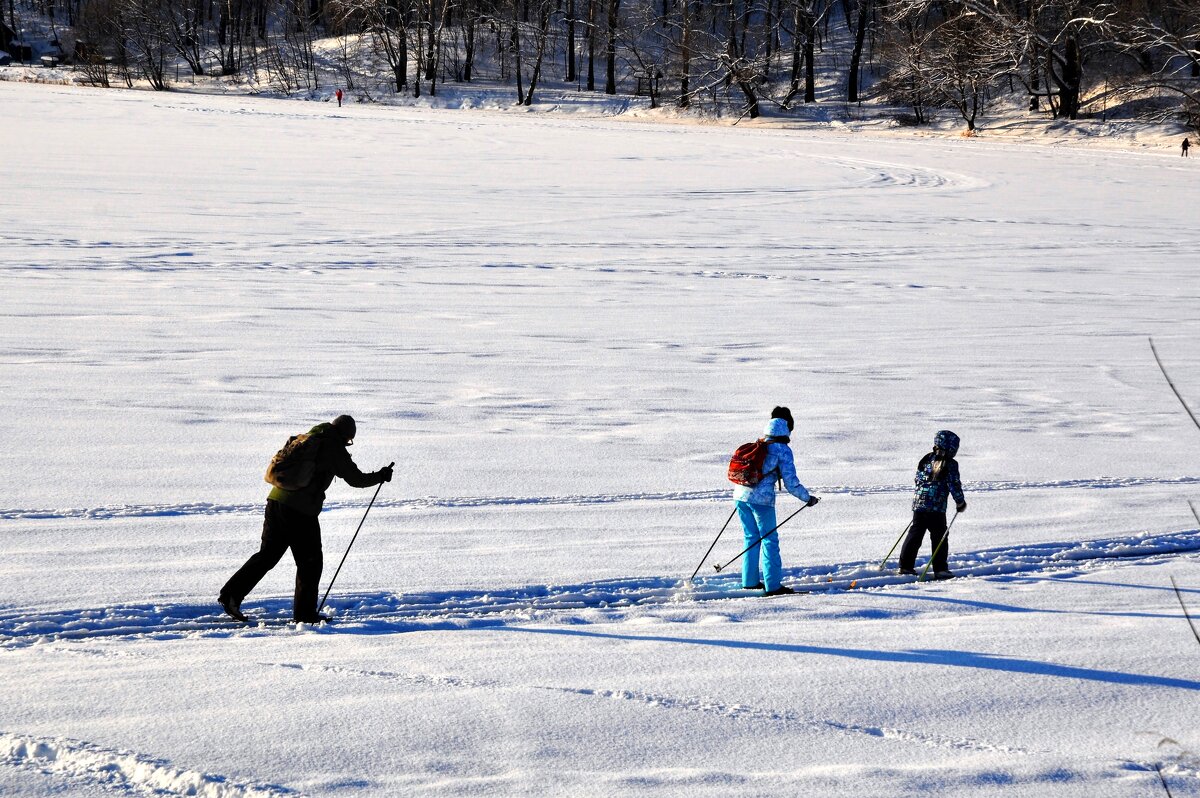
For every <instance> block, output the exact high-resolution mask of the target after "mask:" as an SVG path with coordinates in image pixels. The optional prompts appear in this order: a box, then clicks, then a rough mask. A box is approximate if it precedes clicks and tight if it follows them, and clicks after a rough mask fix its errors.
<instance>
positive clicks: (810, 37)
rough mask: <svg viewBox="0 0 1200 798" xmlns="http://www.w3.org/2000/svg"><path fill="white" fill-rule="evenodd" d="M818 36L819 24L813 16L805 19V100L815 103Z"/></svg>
mask: <svg viewBox="0 0 1200 798" xmlns="http://www.w3.org/2000/svg"><path fill="white" fill-rule="evenodd" d="M816 38H817V26H816V25H815V24H814V21H813V19H812V17H811V16H809V17H808V18H807V19H806V20H805V24H804V102H805V103H815V102H816V101H817V72H816V66H815V65H814V63H813V59H814V57H815V55H816V54H815V52H814V51H815V49H816V44H815V39H816Z"/></svg>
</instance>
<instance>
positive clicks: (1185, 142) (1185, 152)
mask: <svg viewBox="0 0 1200 798" xmlns="http://www.w3.org/2000/svg"><path fill="white" fill-rule="evenodd" d="M1191 148H1192V142H1190V141H1188V140H1187V136H1184V138H1183V152H1181V153H1179V154H1180V155H1182V156H1183V157H1184V158H1187V157H1188V150H1190V149H1191Z"/></svg>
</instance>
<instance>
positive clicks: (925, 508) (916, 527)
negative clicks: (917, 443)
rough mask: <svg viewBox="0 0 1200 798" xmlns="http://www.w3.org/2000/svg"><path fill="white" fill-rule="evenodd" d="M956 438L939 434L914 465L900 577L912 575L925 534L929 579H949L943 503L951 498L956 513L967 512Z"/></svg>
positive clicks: (914, 572)
mask: <svg viewBox="0 0 1200 798" xmlns="http://www.w3.org/2000/svg"><path fill="white" fill-rule="evenodd" d="M958 444H959V440H958V436H957V435H955V434H954V433H953V432H951V431H950V430H942V431H941V432H939V433H938V434H937V435H935V436H934V438H933V451H932V452H930V453H929V454H927V455H925V456H924V457H922V458H921V462H919V463H917V476H916V480H915V482H916V486H917V495H916V496H915V497H914V498H913V520H912V528H911V529H909V532H908V537H907V538H905V540H904V547H903V548H902V549H900V573H902V574H916V569H915V567H914V566H915V565H916V562H917V552H919V551H920V550H921V542H922V541H923V540H924V539H925V533H926V532H928V533H929V545H930V546H932V547H933V551H934V555H933V565H932V568H933V576H934V578H935V579H952V578H953V577H954V574H952V573H951V572H950V568H949V566H948V565H947V564H946V558H947V557H948V556H949V549H950V541H949V540H946V499H947V497H948V496H951V495H953V496H954V503H955V505H956V507H957V509H958V512H960V513H961V512H963V511H964V510H966V509H967V501H966V499H965V498H964V497H963V489H962V480H961V479H960V478H959V475H958V461H956V460H955V459H954V455H955V454H957V453H958Z"/></svg>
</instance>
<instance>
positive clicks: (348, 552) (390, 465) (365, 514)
mask: <svg viewBox="0 0 1200 798" xmlns="http://www.w3.org/2000/svg"><path fill="white" fill-rule="evenodd" d="M394 465H396V464H395V462H391V463H388V468H391V467H392V466H394ZM382 488H383V483H382V482H380V483H379V486H378V487H377V488H375V495H374V496H372V497H371V503H370V504H368V505H367V509H366V512H364V513H363V517H362V520H361V521H359V522H358V529H356V530H354V537H352V538H350V546H347V547H346V553H345V554H343V555H342V561H341V562H340V563H338V567H337V570H336V571H334V572H333V579H330V580H329V587H327V588H325V597H324V598H322V599H321V606H319V607H317V612H320V611H321V610H322V609H324V607H325V599H327V598H329V591H330V590H333V583H334V582H336V581H337V578H338V574H340V573H341V572H342V566H343V565H345V564H346V558H347V557H349V556H350V547H351V546H353V545H354V541H356V540H358V533H359V532H361V531H362V528H363V524H364V523H366V520H367V513H369V512H371V507H372V506H373V505H374V504H375V500H376V499H377V498H379V491H380V489H382Z"/></svg>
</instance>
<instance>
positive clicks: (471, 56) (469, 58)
mask: <svg viewBox="0 0 1200 798" xmlns="http://www.w3.org/2000/svg"><path fill="white" fill-rule="evenodd" d="M474 69H475V15H474V14H472V15H471V19H470V20H469V21H468V22H467V47H466V63H464V64H463V80H464V81H466V82H467V83H470V82H471V72H472V71H474Z"/></svg>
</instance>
